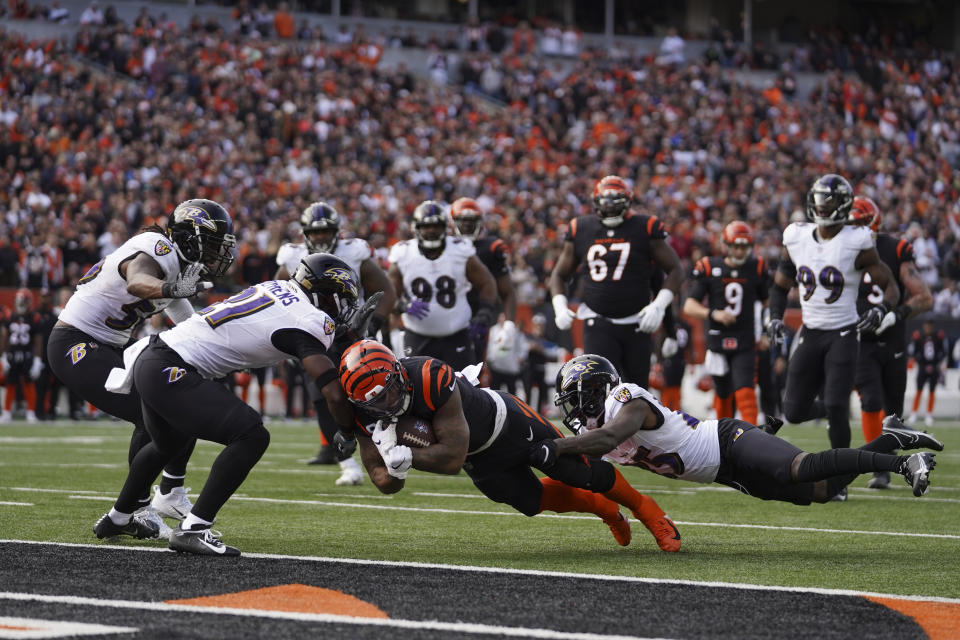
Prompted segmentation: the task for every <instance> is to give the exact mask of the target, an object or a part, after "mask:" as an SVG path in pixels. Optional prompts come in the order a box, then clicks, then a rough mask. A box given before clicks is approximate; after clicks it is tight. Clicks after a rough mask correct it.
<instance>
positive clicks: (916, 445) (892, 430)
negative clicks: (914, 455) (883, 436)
mask: <svg viewBox="0 0 960 640" xmlns="http://www.w3.org/2000/svg"><path fill="white" fill-rule="evenodd" d="M883 433H889V434H890V435H892V436H893V437H895V438H896V439H897V442H898V443H899V446H898V447H897V448H899V449H933V450H934V451H943V443H942V442H940V441H939V440H937V439H936V438H934V437H933V436H932V435H930V434H929V433H927V432H926V431H919V430H917V429H911V428H910V427H908V426H907V425H905V424H903V421H902V420H900V418H898V417H897V416H895V415H889V416H887V417H886V418H884V419H883Z"/></svg>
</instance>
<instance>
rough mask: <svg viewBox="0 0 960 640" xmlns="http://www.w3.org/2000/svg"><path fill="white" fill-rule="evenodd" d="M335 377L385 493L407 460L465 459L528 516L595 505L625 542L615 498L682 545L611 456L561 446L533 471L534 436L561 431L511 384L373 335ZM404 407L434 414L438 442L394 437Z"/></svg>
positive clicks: (667, 543) (673, 546) (432, 468)
mask: <svg viewBox="0 0 960 640" xmlns="http://www.w3.org/2000/svg"><path fill="white" fill-rule="evenodd" d="M340 382H341V384H342V386H343V389H344V391H345V393H346V394H347V397H348V398H349V400H350V402H352V403H353V404H354V405H355V407H356V414H357V424H358V425H360V429H359V432H360V434H361V437H359V438H357V440H359V446H360V456H361V459H362V460H363V464H364V466H365V467H366V469H367V473H368V474H369V476H370V479H371V480H372V481H373V483H374V485H376V487H377V488H378V489H379V490H380V491H381V492H383V493H395V492H397V491H400V490H401V489H403V486H404V483H405V480H406V477H407V473H408V472H409V470H410V469H411V468H413V469H419V470H421V471H429V472H432V473H442V474H456V473H458V472H459V471H460V469H463V470H464V471H466V473H467V475H468V476H469V477H470V479H471V480H473V484H474V485H475V486H476V487H477V489H479V490H480V492H481V493H482V494H483V495H485V496H487V497H488V498H490V499H491V500H493V501H494V502H500V503H503V504H507V505H510V506H511V507H513V508H514V509H516V510H517V511H519V512H520V513H522V514H524V515H526V516H534V515H536V514H538V513H541V512H543V511H555V512H558V513H563V512H568V511H576V512H583V513H592V514H594V515H596V516H597V517H599V518H600V519H601V520H603V522H604V523H605V524H606V525H607V526H608V527H609V528H610V530H611V532H612V533H613V536H614V538H615V539H616V541H617V542H618V543H619V544H620V545H622V546H626V545H628V544H629V543H630V540H631V531H630V524H629V522H628V521H627V519H626V517H624V516H623V515H622V514H621V513H620V509H619V505H624V506H626V507H627V508H628V509H629V510H630V512H631V513H632V514H633V515H634V517H636V518H637V519H639V520H640V521H641V522H643V524H644V525H645V526H646V527H647V528H648V529H649V530H650V531H651V533H653V535H654V537H655V538H656V541H657V544H658V545H659V546H660V548H661V549H663V550H664V551H668V552H673V551H678V550H679V549H680V543H681V541H680V533H679V532H678V531H677V528H676V526H674V524H673V522H672V521H671V520H670V519H669V518H667V516H666V515H665V514H664V513H663V511H662V510H661V509H660V507H659V505H657V503H656V502H655V501H654V500H653V499H652V498H650V497H649V496H645V495H643V494H641V493H639V492H638V491H636V490H635V489H634V488H633V487H631V486H630V485H629V484H628V483H627V481H626V480H625V479H624V478H623V476H622V475H621V474H620V472H619V471H617V469H616V468H614V466H613V465H611V464H610V463H608V462H604V461H602V460H599V459H596V458H586V457H584V456H564V457H563V459H562V460H561V461H559V462H558V463H557V464H554V465H551V467H550V469H549V470H547V469H543V471H544V473H546V474H547V475H548V477H547V478H543V479H538V478H537V476H536V475H535V474H534V473H533V470H532V469H531V464H530V462H529V460H528V449H529V447H530V443H531V442H533V441H539V440H543V439H548V438H562V436H561V435H560V433H559V432H558V431H557V429H556V427H554V426H553V425H552V424H550V422H549V421H547V420H546V419H545V418H543V417H542V416H540V415H539V414H538V413H537V412H536V411H534V410H533V409H531V408H530V407H529V406H528V405H527V404H526V403H525V402H523V401H522V400H520V399H518V398H516V397H515V396H512V395H510V394H509V393H506V392H502V391H494V390H492V389H487V388H479V387H475V386H474V385H473V384H472V383H471V382H470V381H469V380H467V379H466V378H465V377H464V376H462V375H460V374H457V373H455V372H454V370H453V368H452V367H450V365H448V364H446V363H444V362H442V361H440V360H436V359H433V358H427V357H410V358H402V359H399V360H398V359H397V357H396V356H395V355H394V354H393V352H392V351H390V350H389V349H387V348H386V347H385V346H383V345H382V344H380V343H378V342H376V341H373V340H362V341H360V342H357V343H355V344H353V345H352V346H351V347H350V348H348V349H347V350H346V351H345V352H344V354H343V358H342V359H341V361H340ZM402 415H407V416H415V417H417V418H421V419H423V420H425V421H428V422H431V423H432V424H433V429H434V434H435V436H436V440H437V441H436V443H434V444H431V445H429V446H426V447H422V448H410V447H408V446H406V445H403V444H398V443H397V433H396V419H397V418H398V417H400V416H402ZM534 466H536V465H534Z"/></svg>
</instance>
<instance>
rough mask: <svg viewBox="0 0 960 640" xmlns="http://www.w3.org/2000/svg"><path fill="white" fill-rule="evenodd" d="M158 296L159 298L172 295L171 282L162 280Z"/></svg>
mask: <svg viewBox="0 0 960 640" xmlns="http://www.w3.org/2000/svg"><path fill="white" fill-rule="evenodd" d="M160 297H161V298H172V297H173V283H172V282H164V283H163V285H162V286H161V287H160Z"/></svg>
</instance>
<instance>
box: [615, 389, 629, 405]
mask: <svg viewBox="0 0 960 640" xmlns="http://www.w3.org/2000/svg"><path fill="white" fill-rule="evenodd" d="M613 399H614V400H616V401H617V402H620V403H622V404H627V403H628V402H630V401H631V400H633V394H631V393H630V389H627V388H626V387H624V388H622V389H620V390H619V391H617V393H616V394H614V396H613Z"/></svg>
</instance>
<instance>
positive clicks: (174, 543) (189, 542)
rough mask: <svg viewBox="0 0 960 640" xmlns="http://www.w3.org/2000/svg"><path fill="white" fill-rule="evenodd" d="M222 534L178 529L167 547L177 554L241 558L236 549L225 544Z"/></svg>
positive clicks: (208, 530) (171, 535)
mask: <svg viewBox="0 0 960 640" xmlns="http://www.w3.org/2000/svg"><path fill="white" fill-rule="evenodd" d="M221 535H222V534H221V533H220V532H219V531H214V530H213V529H191V530H189V531H185V530H183V529H181V528H179V527H177V528H176V529H175V530H174V531H173V533H171V534H170V543H169V544H168V545H167V546H169V547H170V548H171V549H173V550H174V551H176V552H177V553H194V554H197V555H201V556H239V555H240V550H239V549H237V548H236V547H231V546H229V545H225V544H223V541H221V540H220V536H221Z"/></svg>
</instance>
